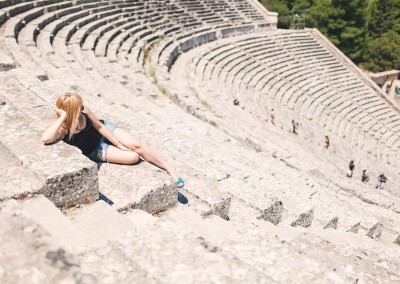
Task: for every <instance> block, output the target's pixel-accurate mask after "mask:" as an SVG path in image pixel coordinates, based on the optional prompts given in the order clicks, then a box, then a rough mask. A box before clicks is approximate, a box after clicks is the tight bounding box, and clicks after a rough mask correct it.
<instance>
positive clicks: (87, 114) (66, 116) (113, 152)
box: [42, 93, 184, 188]
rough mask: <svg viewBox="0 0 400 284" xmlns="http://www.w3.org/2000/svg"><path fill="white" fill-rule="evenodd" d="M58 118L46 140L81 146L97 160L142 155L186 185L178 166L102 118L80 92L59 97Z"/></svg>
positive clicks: (179, 184)
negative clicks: (170, 163) (177, 170)
mask: <svg viewBox="0 0 400 284" xmlns="http://www.w3.org/2000/svg"><path fill="white" fill-rule="evenodd" d="M56 116H57V119H56V120H55V121H54V122H53V123H52V124H51V125H50V126H49V127H48V128H47V129H46V130H45V132H44V133H43V136H42V141H43V142H44V143H45V144H51V143H53V142H55V141H56V140H58V139H62V140H63V141H64V142H66V143H68V144H70V145H73V146H76V147H78V148H79V149H80V150H81V151H82V153H83V154H84V155H85V156H87V157H88V158H89V159H91V160H92V161H94V162H109V163H117V164H135V163H137V162H138V161H139V160H140V158H143V159H144V160H146V161H148V162H149V163H152V164H154V165H156V166H157V167H159V168H161V169H163V170H165V171H166V172H167V173H168V174H169V175H170V176H171V177H172V178H173V179H174V180H175V181H176V183H177V187H178V188H181V187H183V186H184V182H183V180H182V178H178V176H177V175H176V173H175V172H174V170H173V169H172V168H171V167H170V166H169V165H168V164H167V163H166V162H164V161H163V160H162V159H161V158H160V157H159V156H158V154H156V153H155V152H154V151H153V150H152V149H150V148H149V147H148V146H147V145H145V144H143V143H141V142H139V141H138V140H136V139H135V138H133V137H132V136H131V135H130V134H128V133H127V132H126V131H124V130H122V129H121V128H118V127H117V126H116V125H114V124H113V123H111V122H109V121H106V120H98V119H97V118H96V116H95V115H94V114H93V113H92V111H91V110H90V109H89V108H88V107H87V106H86V105H84V104H83V101H82V98H81V96H80V95H78V94H75V93H65V94H63V95H61V96H60V97H58V99H57V101H56Z"/></svg>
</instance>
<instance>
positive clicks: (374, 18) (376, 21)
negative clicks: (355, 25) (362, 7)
mask: <svg viewBox="0 0 400 284" xmlns="http://www.w3.org/2000/svg"><path fill="white" fill-rule="evenodd" d="M367 19H368V26H367V36H369V37H372V38H378V37H380V36H381V35H382V34H384V33H386V32H388V31H391V30H393V31H395V32H397V33H400V0H372V1H371V2H370V5H369V7H368V17H367Z"/></svg>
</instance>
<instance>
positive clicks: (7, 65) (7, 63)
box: [0, 50, 15, 71]
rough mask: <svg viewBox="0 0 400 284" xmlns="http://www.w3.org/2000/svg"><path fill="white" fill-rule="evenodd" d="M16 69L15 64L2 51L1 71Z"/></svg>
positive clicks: (0, 55) (0, 53)
mask: <svg viewBox="0 0 400 284" xmlns="http://www.w3.org/2000/svg"><path fill="white" fill-rule="evenodd" d="M14 68H15V62H14V61H13V60H12V59H11V58H10V57H9V56H8V55H7V54H5V53H4V51H1V50H0V71H8V70H11V69H14Z"/></svg>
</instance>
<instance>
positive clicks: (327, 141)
mask: <svg viewBox="0 0 400 284" xmlns="http://www.w3.org/2000/svg"><path fill="white" fill-rule="evenodd" d="M329 145H330V144H329V137H328V135H325V148H326V149H329Z"/></svg>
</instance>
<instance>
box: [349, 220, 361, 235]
mask: <svg viewBox="0 0 400 284" xmlns="http://www.w3.org/2000/svg"><path fill="white" fill-rule="evenodd" d="M360 226H361V222H358V223H357V224H355V225H354V226H352V227H351V228H350V229H349V230H348V231H347V232H351V233H354V234H357V233H358V230H359V229H360Z"/></svg>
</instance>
